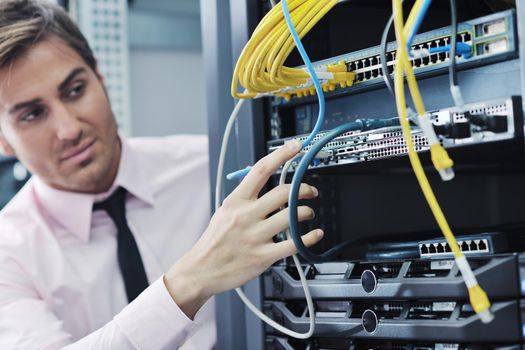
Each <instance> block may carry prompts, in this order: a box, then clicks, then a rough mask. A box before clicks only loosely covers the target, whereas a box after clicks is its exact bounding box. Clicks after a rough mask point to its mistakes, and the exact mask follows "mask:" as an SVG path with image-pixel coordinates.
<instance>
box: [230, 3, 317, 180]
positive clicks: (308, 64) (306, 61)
mask: <svg viewBox="0 0 525 350" xmlns="http://www.w3.org/2000/svg"><path fill="white" fill-rule="evenodd" d="M281 5H282V9H283V14H284V19H285V21H286V25H287V26H288V30H289V31H290V34H291V35H292V38H293V41H294V43H295V46H296V47H297V50H298V51H299V54H300V55H301V58H302V59H303V62H304V64H305V66H306V68H307V70H308V73H310V76H311V77H312V81H313V83H314V86H315V91H316V92H317V99H318V101H319V114H318V116H317V121H316V122H315V125H314V128H313V130H312V132H311V133H310V135H309V136H308V137H307V138H306V140H304V142H303V146H302V147H303V148H304V147H306V146H308V145H309V144H310V142H312V140H313V139H314V137H315V135H317V133H318V132H319V131H320V130H321V126H322V125H323V123H324V114H325V99H324V93H323V89H322V88H321V84H320V83H319V78H318V77H317V73H315V70H314V67H313V66H312V62H311V61H310V57H308V54H307V53H306V51H305V49H304V46H303V43H302V42H301V39H299V35H298V34H297V30H296V29H295V27H294V25H293V23H292V18H291V17H290V11H289V10H288V4H287V3H286V0H282V1H281ZM250 169H251V166H248V167H246V168H244V169H241V170H237V171H234V172H232V173H229V174H228V175H226V178H227V179H228V180H232V179H238V178H243V177H244V176H246V175H247V174H248V173H249V172H250Z"/></svg>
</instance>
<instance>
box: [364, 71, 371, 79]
mask: <svg viewBox="0 0 525 350" xmlns="http://www.w3.org/2000/svg"><path fill="white" fill-rule="evenodd" d="M371 76H372V73H371V72H370V71H366V72H365V80H368V79H370V77H371Z"/></svg>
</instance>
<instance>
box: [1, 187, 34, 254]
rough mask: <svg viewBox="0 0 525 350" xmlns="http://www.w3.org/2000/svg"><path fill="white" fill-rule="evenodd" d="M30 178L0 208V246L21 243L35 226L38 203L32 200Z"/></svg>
mask: <svg viewBox="0 0 525 350" xmlns="http://www.w3.org/2000/svg"><path fill="white" fill-rule="evenodd" d="M32 187H33V183H32V180H29V182H28V183H26V184H25V186H24V187H23V188H22V189H21V190H20V191H19V192H18V193H17V194H16V195H15V196H14V197H13V198H12V199H11V200H10V201H9V203H7V204H6V206H5V207H4V208H2V210H0V247H6V246H13V245H20V244H22V242H23V240H25V239H27V238H28V236H29V235H30V234H31V232H33V231H34V229H35V228H36V227H37V222H36V220H34V218H35V214H37V212H38V208H37V207H38V205H37V203H36V202H35V201H34V198H33V191H32Z"/></svg>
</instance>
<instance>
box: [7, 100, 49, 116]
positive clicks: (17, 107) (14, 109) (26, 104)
mask: <svg viewBox="0 0 525 350" xmlns="http://www.w3.org/2000/svg"><path fill="white" fill-rule="evenodd" d="M41 102H42V99H41V98H35V99H32V100H30V101H26V102H20V103H17V104H16V105H14V106H13V107H12V108H11V109H9V114H13V113H15V112H17V111H19V110H21V109H24V108H28V107H31V106H33V105H36V104H38V103H41Z"/></svg>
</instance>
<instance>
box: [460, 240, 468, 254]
mask: <svg viewBox="0 0 525 350" xmlns="http://www.w3.org/2000/svg"><path fill="white" fill-rule="evenodd" d="M461 251H462V252H468V251H469V245H468V243H467V242H463V243H461Z"/></svg>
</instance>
